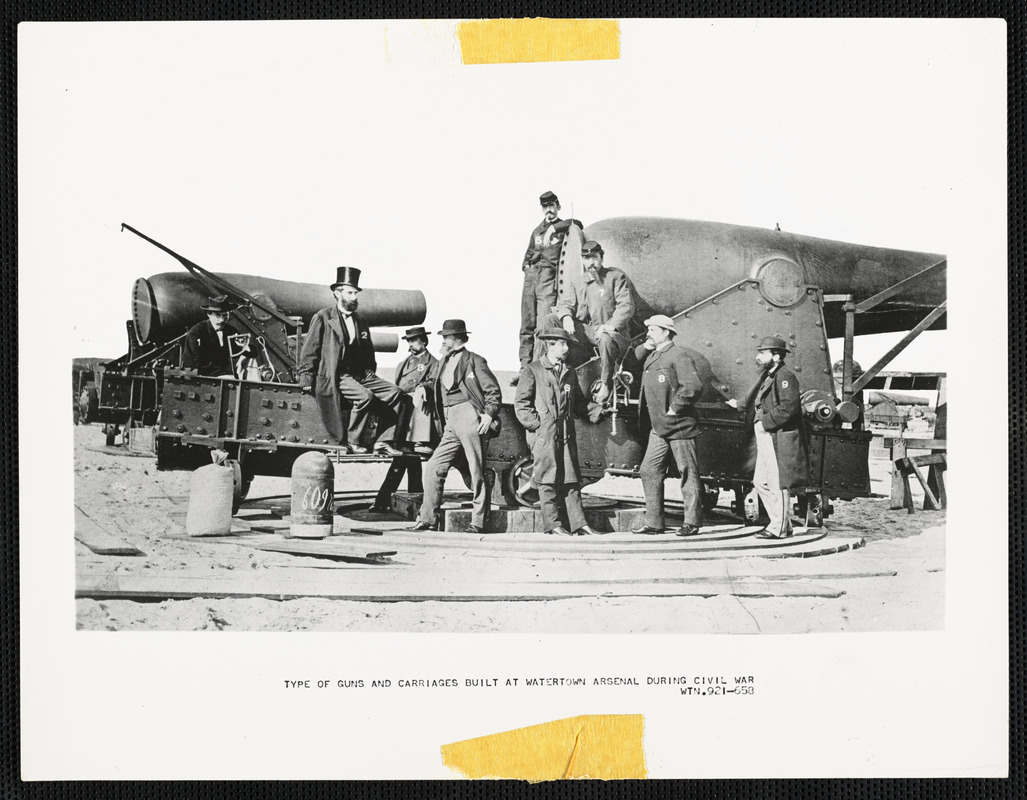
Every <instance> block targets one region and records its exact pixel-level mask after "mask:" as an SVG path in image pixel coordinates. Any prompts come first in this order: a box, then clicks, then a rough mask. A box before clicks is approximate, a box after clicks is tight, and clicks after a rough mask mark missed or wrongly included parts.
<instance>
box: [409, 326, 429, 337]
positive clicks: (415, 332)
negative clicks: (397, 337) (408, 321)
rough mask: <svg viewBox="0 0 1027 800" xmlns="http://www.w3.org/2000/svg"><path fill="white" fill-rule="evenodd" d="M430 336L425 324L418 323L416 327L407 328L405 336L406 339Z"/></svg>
mask: <svg viewBox="0 0 1027 800" xmlns="http://www.w3.org/2000/svg"><path fill="white" fill-rule="evenodd" d="M422 336H423V337H424V338H425V339H427V338H428V331H426V330H425V329H424V326H423V325H418V326H417V327H416V328H407V332H406V334H405V335H404V336H403V338H404V339H407V340H410V339H420V338H421V337H422Z"/></svg>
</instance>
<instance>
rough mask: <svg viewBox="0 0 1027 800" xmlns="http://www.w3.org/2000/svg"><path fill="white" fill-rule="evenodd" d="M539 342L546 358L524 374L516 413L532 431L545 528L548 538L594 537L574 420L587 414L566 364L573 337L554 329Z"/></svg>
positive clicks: (530, 442)
mask: <svg viewBox="0 0 1027 800" xmlns="http://www.w3.org/2000/svg"><path fill="white" fill-rule="evenodd" d="M538 338H539V339H540V340H541V341H542V342H543V343H544V345H545V347H546V354H545V355H543V356H542V357H541V358H540V359H538V360H537V361H532V362H531V364H529V365H528V366H526V367H522V368H521V376H520V380H519V381H518V383H517V398H516V400H515V401H514V409H515V411H516V413H517V419H518V420H519V421H520V423H521V424H522V425H523V426H524V428H525V429H526V430H527V431H528V446H529V447H530V448H531V456H532V459H533V461H534V463H533V475H532V477H533V480H534V481H535V483H537V484H538V494H539V501H540V504H541V507H542V520H543V526H544V528H545V531H546V533H555V534H562V535H564V536H572V535H574V534H578V535H579V536H585V535H589V534H594V533H595V531H594V530H592V528H591V527H589V525H588V523H587V522H586V520H585V509H584V507H583V506H582V504H581V471H580V469H579V467H578V445H577V440H576V438H575V434H574V416H575V413H577V414H579V415H584V414H585V413H587V411H588V409H587V402H586V400H585V398H584V397H583V396H582V394H581V389H580V388H579V387H578V381H577V376H576V375H575V374H574V372H572V371H571V370H569V369H568V368H567V365H566V363H565V362H566V358H567V352H568V350H569V349H570V341H571V337H570V334H569V333H567V331H565V330H563V329H562V328H553V329H550V330H545V331H540V332H539V334H538ZM565 523H566V524H565Z"/></svg>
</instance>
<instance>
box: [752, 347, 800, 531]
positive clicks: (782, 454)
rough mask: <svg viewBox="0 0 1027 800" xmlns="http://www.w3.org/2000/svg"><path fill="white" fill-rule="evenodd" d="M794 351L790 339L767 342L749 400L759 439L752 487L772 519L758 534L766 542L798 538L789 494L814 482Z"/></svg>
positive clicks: (759, 350)
mask: <svg viewBox="0 0 1027 800" xmlns="http://www.w3.org/2000/svg"><path fill="white" fill-rule="evenodd" d="M788 352H790V351H789V349H788V344H787V343H786V342H785V340H784V339H781V338H779V337H777V336H766V337H764V338H763V340H762V341H761V342H760V345H759V347H758V348H757V349H756V363H757V364H758V365H759V367H760V370H761V374H760V378H759V380H758V381H756V384H755V385H754V386H753V387H752V389H751V390H750V391H749V393H748V396H747V397H746V406H745V410H746V423H747V427H751V429H752V431H753V433H754V435H755V438H756V466H755V469H754V472H753V477H752V483H753V486H754V488H755V489H756V491H757V493H758V494H759V497H760V500H761V501H762V502H763V507H764V508H765V509H766V511H767V515H768V516H769V517H770V523H769V524H768V525H767V527H766V528H765V529H764V530H762V531H760V532H759V533H757V534H756V535H757V537H759V538H761V539H780V538H783V537H786V536H791V535H792V525H791V520H790V519H789V513H788V497H789V492H790V491H791V490H796V491H801V490H802V489H804V488H805V486H806V482H807V481H808V479H809V478H808V475H809V464H808V457H807V451H806V435H805V431H804V430H803V426H802V405H801V401H800V391H799V381H798V379H797V378H796V377H795V373H794V372H792V371H791V370H790V369H788V367H787V366H785V354H786V353H788Z"/></svg>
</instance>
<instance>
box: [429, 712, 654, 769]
mask: <svg viewBox="0 0 1027 800" xmlns="http://www.w3.org/2000/svg"><path fill="white" fill-rule="evenodd" d="M643 721H644V720H643V717H642V715H641V714H589V715H587V716H581V717H569V718H568V719H560V720H556V721H554V722H545V723H543V724H541V725H532V726H531V727H529V728H518V729H517V730H513V731H505V732H503V733H493V734H491V735H489V736H480V737H478V738H476V739H467V740H465V741H462V742H454V743H453V744H447V745H443V746H442V762H443V763H444V764H445V765H446V766H448V767H450V768H452V769H455V770H459V771H460V772H462V773H463V774H464V775H465V776H466V777H468V778H475V779H477V778H507V779H514V780H528V781H552V780H560V779H565V778H595V779H599V780H617V779H623V778H645V777H646V770H645V752H644V751H643V749H642V728H643Z"/></svg>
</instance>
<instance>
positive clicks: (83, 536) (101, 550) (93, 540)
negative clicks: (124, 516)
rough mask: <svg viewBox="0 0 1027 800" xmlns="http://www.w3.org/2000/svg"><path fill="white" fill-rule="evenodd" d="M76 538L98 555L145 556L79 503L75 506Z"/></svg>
mask: <svg viewBox="0 0 1027 800" xmlns="http://www.w3.org/2000/svg"><path fill="white" fill-rule="evenodd" d="M75 538H76V539H78V540H79V541H80V542H82V544H84V545H85V546H86V547H88V548H89V549H90V550H92V551H93V552H94V553H96V554H97V555H102V556H145V555H146V553H144V552H143V551H142V550H140V549H139V548H138V547H134V546H133V545H130V544H128V542H126V541H124V540H123V539H120V538H118V537H117V536H114V535H112V534H110V533H108V532H107V531H105V530H104V529H103V528H101V527H100V526H99V525H98V524H97V523H96V522H94V521H93V519H92V518H91V517H90V516H89V515H88V514H86V512H85V511H83V510H82V509H81V508H79V507H78V506H77V505H76V506H75Z"/></svg>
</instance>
